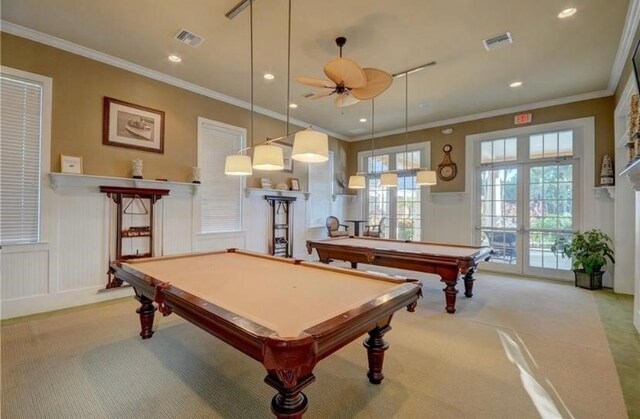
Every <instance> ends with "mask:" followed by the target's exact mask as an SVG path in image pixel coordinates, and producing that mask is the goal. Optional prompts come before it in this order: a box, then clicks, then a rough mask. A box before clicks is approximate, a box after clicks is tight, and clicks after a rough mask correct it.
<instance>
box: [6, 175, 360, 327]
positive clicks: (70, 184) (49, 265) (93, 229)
mask: <svg viewBox="0 0 640 419" xmlns="http://www.w3.org/2000/svg"><path fill="white" fill-rule="evenodd" d="M45 179H46V180H47V182H46V184H44V185H43V193H44V194H46V195H47V197H48V199H46V201H47V202H48V204H47V206H46V208H43V211H42V225H43V229H44V230H47V231H48V232H50V233H49V234H48V235H47V237H46V240H44V241H45V242H44V243H40V244H34V245H20V246H3V247H2V250H1V253H0V258H1V263H2V269H1V274H2V281H1V287H0V292H1V294H0V296H1V316H2V318H3V319H6V318H12V317H17V316H24V315H29V314H34V313H39V312H45V311H51V310H56V309H61V308H65V307H71V306H76V305H82V304H89V303H93V302H97V301H102V300H108V299H113V298H120V297H123V296H126V295H130V294H132V291H131V289H123V290H119V289H116V290H110V291H106V292H99V291H101V290H103V289H104V286H105V284H106V281H107V275H106V273H107V269H108V261H109V260H110V254H114V251H113V248H114V246H115V240H114V237H113V234H114V232H113V231H111V230H112V226H114V225H115V223H114V221H113V220H114V217H115V206H114V204H113V202H112V201H111V199H110V198H107V196H106V195H105V194H103V193H100V192H99V186H100V185H111V186H130V187H133V186H136V187H147V188H159V189H170V194H169V195H168V196H165V197H163V198H162V199H160V200H159V201H158V202H157V203H156V205H155V207H154V210H155V212H154V216H155V223H154V224H155V231H154V234H155V235H156V238H157V239H158V240H157V242H156V246H155V249H154V250H155V255H157V256H159V255H171V254H180V253H188V252H192V251H207V250H224V249H227V248H230V247H237V248H242V249H248V250H255V251H258V252H266V251H267V248H268V237H269V225H268V220H269V211H270V207H269V205H268V203H267V201H266V200H265V199H264V195H265V194H268V192H264V191H254V192H251V194H250V195H249V196H246V195H243V213H244V214H243V215H244V227H243V231H242V232H239V233H223V234H197V233H196V232H195V231H194V229H193V226H194V220H193V213H194V206H195V205H197V202H198V201H197V189H195V186H194V185H191V184H185V183H174V182H155V181H134V180H132V179H120V178H107V177H100V176H82V175H60V174H57V175H54V177H53V178H52V180H53V185H52V184H50V183H49V181H48V177H47V175H46V174H45ZM194 191H195V195H194ZM295 196H296V197H297V198H298V199H297V201H296V202H295V203H294V205H293V211H294V229H293V235H294V252H293V253H294V257H297V258H307V257H308V255H307V252H306V247H305V242H306V240H307V239H311V238H320V237H326V231H325V229H324V228H315V229H309V230H307V228H306V211H307V208H308V202H307V201H305V199H304V196H303V195H302V194H296V195H295ZM349 200H350V199H349V198H341V197H338V198H336V199H335V201H334V202H333V204H332V213H333V214H334V215H336V216H338V217H339V218H341V219H344V218H345V202H348V201H349ZM110 218H111V221H110ZM110 226H111V228H110ZM43 239H44V238H43ZM110 247H111V251H110V250H109V248H110Z"/></svg>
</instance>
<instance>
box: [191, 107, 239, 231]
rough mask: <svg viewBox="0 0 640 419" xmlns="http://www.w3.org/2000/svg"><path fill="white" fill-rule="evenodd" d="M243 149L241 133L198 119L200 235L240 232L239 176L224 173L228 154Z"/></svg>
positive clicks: (232, 128) (216, 123) (237, 129)
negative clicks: (200, 173) (200, 171)
mask: <svg viewBox="0 0 640 419" xmlns="http://www.w3.org/2000/svg"><path fill="white" fill-rule="evenodd" d="M243 146H244V130H243V129H241V128H236V127H232V126H229V125H225V124H221V123H218V122H215V121H209V120H207V119H204V118H198V166H199V167H200V168H201V170H202V177H201V181H202V184H201V185H200V188H199V191H198V195H199V197H200V233H223V232H233V231H240V230H241V229H242V182H243V179H244V178H243V177H242V176H227V175H225V174H224V161H225V158H226V156H227V155H229V154H233V153H235V152H236V151H237V150H239V149H241V148H242V147H243Z"/></svg>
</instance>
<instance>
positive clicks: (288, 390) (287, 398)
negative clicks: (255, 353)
mask: <svg viewBox="0 0 640 419" xmlns="http://www.w3.org/2000/svg"><path fill="white" fill-rule="evenodd" d="M268 372H269V375H267V377H266V378H265V379H264V381H265V382H266V383H267V384H269V385H270V386H271V387H273V388H275V389H276V390H278V394H276V395H275V396H273V399H272V400H271V412H273V414H274V415H276V417H277V418H286V419H299V418H302V415H303V414H304V412H306V411H307V407H308V404H309V401H308V400H307V396H306V395H305V394H304V393H303V392H302V389H303V388H305V387H306V386H308V385H309V384H311V383H312V382H314V381H315V379H316V377H315V376H314V375H313V374H311V373H309V374H308V375H307V376H306V377H305V378H303V379H301V380H299V379H298V377H297V373H298V372H299V371H284V370H272V371H268Z"/></svg>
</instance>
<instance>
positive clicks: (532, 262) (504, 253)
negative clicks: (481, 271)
mask: <svg viewBox="0 0 640 419" xmlns="http://www.w3.org/2000/svg"><path fill="white" fill-rule="evenodd" d="M578 173H579V172H578V170H577V161H576V160H574V159H564V160H562V159H559V160H553V161H536V162H528V163H520V164H499V165H492V166H490V167H481V168H480V169H479V173H478V179H479V182H478V189H479V194H478V196H479V208H480V210H479V217H480V220H479V222H480V224H479V227H478V230H479V232H480V241H481V242H482V243H483V244H485V245H490V246H492V247H493V248H494V251H495V254H494V257H493V259H492V261H491V262H490V263H489V269H493V270H496V271H501V272H511V273H521V274H528V275H535V276H542V277H549V278H557V279H570V278H571V260H570V259H568V258H566V257H564V256H563V255H562V250H563V248H564V245H565V244H566V243H567V242H568V241H569V240H570V238H571V235H572V234H573V232H574V231H576V230H577V220H578V216H577V210H578V205H576V203H577V202H578V196H577V191H579V190H580V189H579V184H578V180H579V179H578V176H577V174H578Z"/></svg>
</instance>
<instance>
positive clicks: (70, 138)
mask: <svg viewBox="0 0 640 419" xmlns="http://www.w3.org/2000/svg"><path fill="white" fill-rule="evenodd" d="M0 41H1V43H2V51H1V62H2V65H3V66H8V67H12V68H16V69H19V70H24V71H28V72H31V73H36V74H41V75H44V76H48V77H51V78H52V79H53V110H52V127H51V128H52V130H51V170H52V171H54V172H59V171H60V154H67V155H72V156H82V157H83V160H84V173H85V174H92V175H104V176H118V177H128V176H130V166H131V163H130V162H131V159H133V158H140V159H142V160H143V163H144V170H143V173H144V177H145V178H148V179H156V178H167V179H169V180H174V181H183V182H184V181H188V180H189V176H190V174H191V167H192V166H196V162H197V160H196V159H197V156H196V152H197V118H198V117H204V118H208V119H212V120H215V121H220V122H223V123H225V124H230V125H234V126H238V127H244V128H247V129H248V127H249V115H250V113H249V111H248V110H246V109H242V108H238V107H236V106H233V105H230V104H227V103H224V102H220V101H217V100H214V99H211V98H208V97H206V96H202V95H199V94H196V93H192V92H189V91H186V90H183V89H180V88H177V87H174V86H171V85H168V84H165V83H162V82H159V81H155V80H152V79H149V78H147V77H143V76H140V75H138V74H135V73H131V72H129V71H126V70H121V69H119V68H116V67H112V66H110V65H107V64H103V63H100V62H98V61H94V60H90V59H88V58H84V57H81V56H79V55H75V54H71V53H68V52H65V51H62V50H59V49H56V48H52V47H49V46H46V45H43V44H39V43H36V42H33V41H29V40H27V39H24V38H20V37H16V36H13V35H9V34H6V33H2V34H1V38H0ZM104 96H108V97H112V98H116V99H120V100H123V101H126V102H131V103H135V104H138V105H142V106H146V107H149V108H153V109H159V110H162V111H164V112H165V142H164V154H159V153H153V152H145V151H138V150H131V149H126V148H120V147H113V146H106V145H103V144H102V101H103V97H104ZM295 129H299V128H298V127H293V126H292V127H291V130H295ZM254 130H255V135H254V138H255V140H256V142H262V141H264V139H266V138H267V137H272V138H273V137H277V136H280V135H283V134H284V131H285V123H284V122H282V121H278V120H275V119H273V118H269V117H266V116H263V115H259V114H256V115H255V117H254ZM330 147H331V149H332V150H334V152H335V156H336V164H335V167H336V171H338V170H339V169H342V170H345V169H344V167H345V164H346V163H345V160H344V159H345V156H346V153H345V150H346V145H345V143H344V142H343V141H340V140H336V139H331V140H330ZM341 159H342V160H341ZM306 166H307V165H306V164H305V163H295V164H294V173H293V174H292V173H279V172H259V173H257V174H256V176H254V178H253V179H250V180H249V181H248V185H249V186H251V185H254V186H257V185H258V184H259V180H258V179H259V178H260V177H268V178H271V179H272V180H273V182H274V184H275V183H277V182H281V181H285V180H286V179H287V178H289V177H298V178H300V180H301V181H302V182H303V183H302V186H303V187H306V179H307V169H306Z"/></svg>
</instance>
